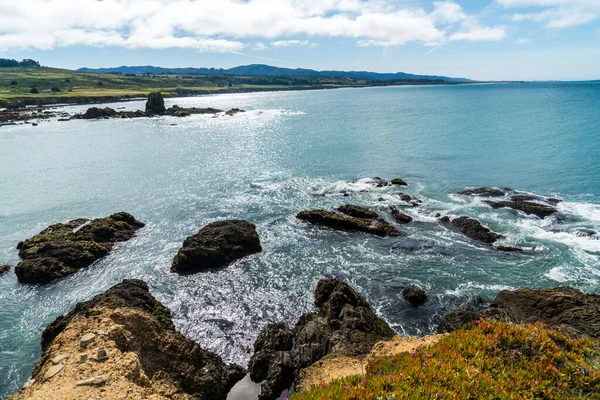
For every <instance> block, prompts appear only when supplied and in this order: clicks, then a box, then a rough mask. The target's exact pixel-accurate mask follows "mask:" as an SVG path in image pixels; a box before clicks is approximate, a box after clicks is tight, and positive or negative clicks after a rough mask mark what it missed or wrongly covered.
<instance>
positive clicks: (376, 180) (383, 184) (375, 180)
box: [373, 176, 390, 188]
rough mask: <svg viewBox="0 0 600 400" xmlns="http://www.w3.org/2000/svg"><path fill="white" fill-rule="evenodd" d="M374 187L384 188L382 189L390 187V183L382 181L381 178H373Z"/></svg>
mask: <svg viewBox="0 0 600 400" xmlns="http://www.w3.org/2000/svg"><path fill="white" fill-rule="evenodd" d="M373 185H374V186H375V187H378V188H382V187H386V186H390V183H389V182H388V181H386V180H385V179H381V178H380V177H378V176H376V177H375V178H373Z"/></svg>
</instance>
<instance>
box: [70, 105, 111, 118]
mask: <svg viewBox="0 0 600 400" xmlns="http://www.w3.org/2000/svg"><path fill="white" fill-rule="evenodd" d="M115 115H117V112H116V111H115V110H114V109H112V108H110V107H104V108H99V107H90V108H88V109H87V111H86V112H85V113H84V114H79V115H75V116H73V118H76V119H98V118H110V117H114V116H115Z"/></svg>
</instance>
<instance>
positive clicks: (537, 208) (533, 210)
mask: <svg viewBox="0 0 600 400" xmlns="http://www.w3.org/2000/svg"><path fill="white" fill-rule="evenodd" d="M485 203H486V204H488V205H489V206H491V207H492V208H512V209H513V210H518V211H522V212H524V213H525V214H530V215H537V216H538V217H540V218H545V217H549V216H550V215H552V214H555V213H556V212H558V210H557V209H556V208H555V207H553V206H550V205H546V204H540V203H534V202H532V201H521V200H519V201H512V200H505V201H492V200H486V201H485Z"/></svg>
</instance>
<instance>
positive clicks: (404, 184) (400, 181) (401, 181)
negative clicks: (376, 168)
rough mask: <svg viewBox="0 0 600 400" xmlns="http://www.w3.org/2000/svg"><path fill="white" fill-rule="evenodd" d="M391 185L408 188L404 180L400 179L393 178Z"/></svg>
mask: <svg viewBox="0 0 600 400" xmlns="http://www.w3.org/2000/svg"><path fill="white" fill-rule="evenodd" d="M391 183H392V185H399V186H408V183H406V182H404V180H402V179H400V178H394V179H392V180H391Z"/></svg>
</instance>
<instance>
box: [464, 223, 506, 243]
mask: <svg viewBox="0 0 600 400" xmlns="http://www.w3.org/2000/svg"><path fill="white" fill-rule="evenodd" d="M452 225H453V226H454V227H455V228H456V229H458V230H459V231H461V232H462V233H463V234H464V235H465V236H467V237H469V238H471V239H473V240H476V241H478V242H483V243H494V242H495V241H497V240H498V239H500V238H501V237H502V235H499V234H497V233H495V232H492V231H491V230H490V229H488V228H486V227H485V226H483V225H482V224H481V222H479V221H477V220H476V219H473V218H469V217H459V218H455V219H453V220H452Z"/></svg>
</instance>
